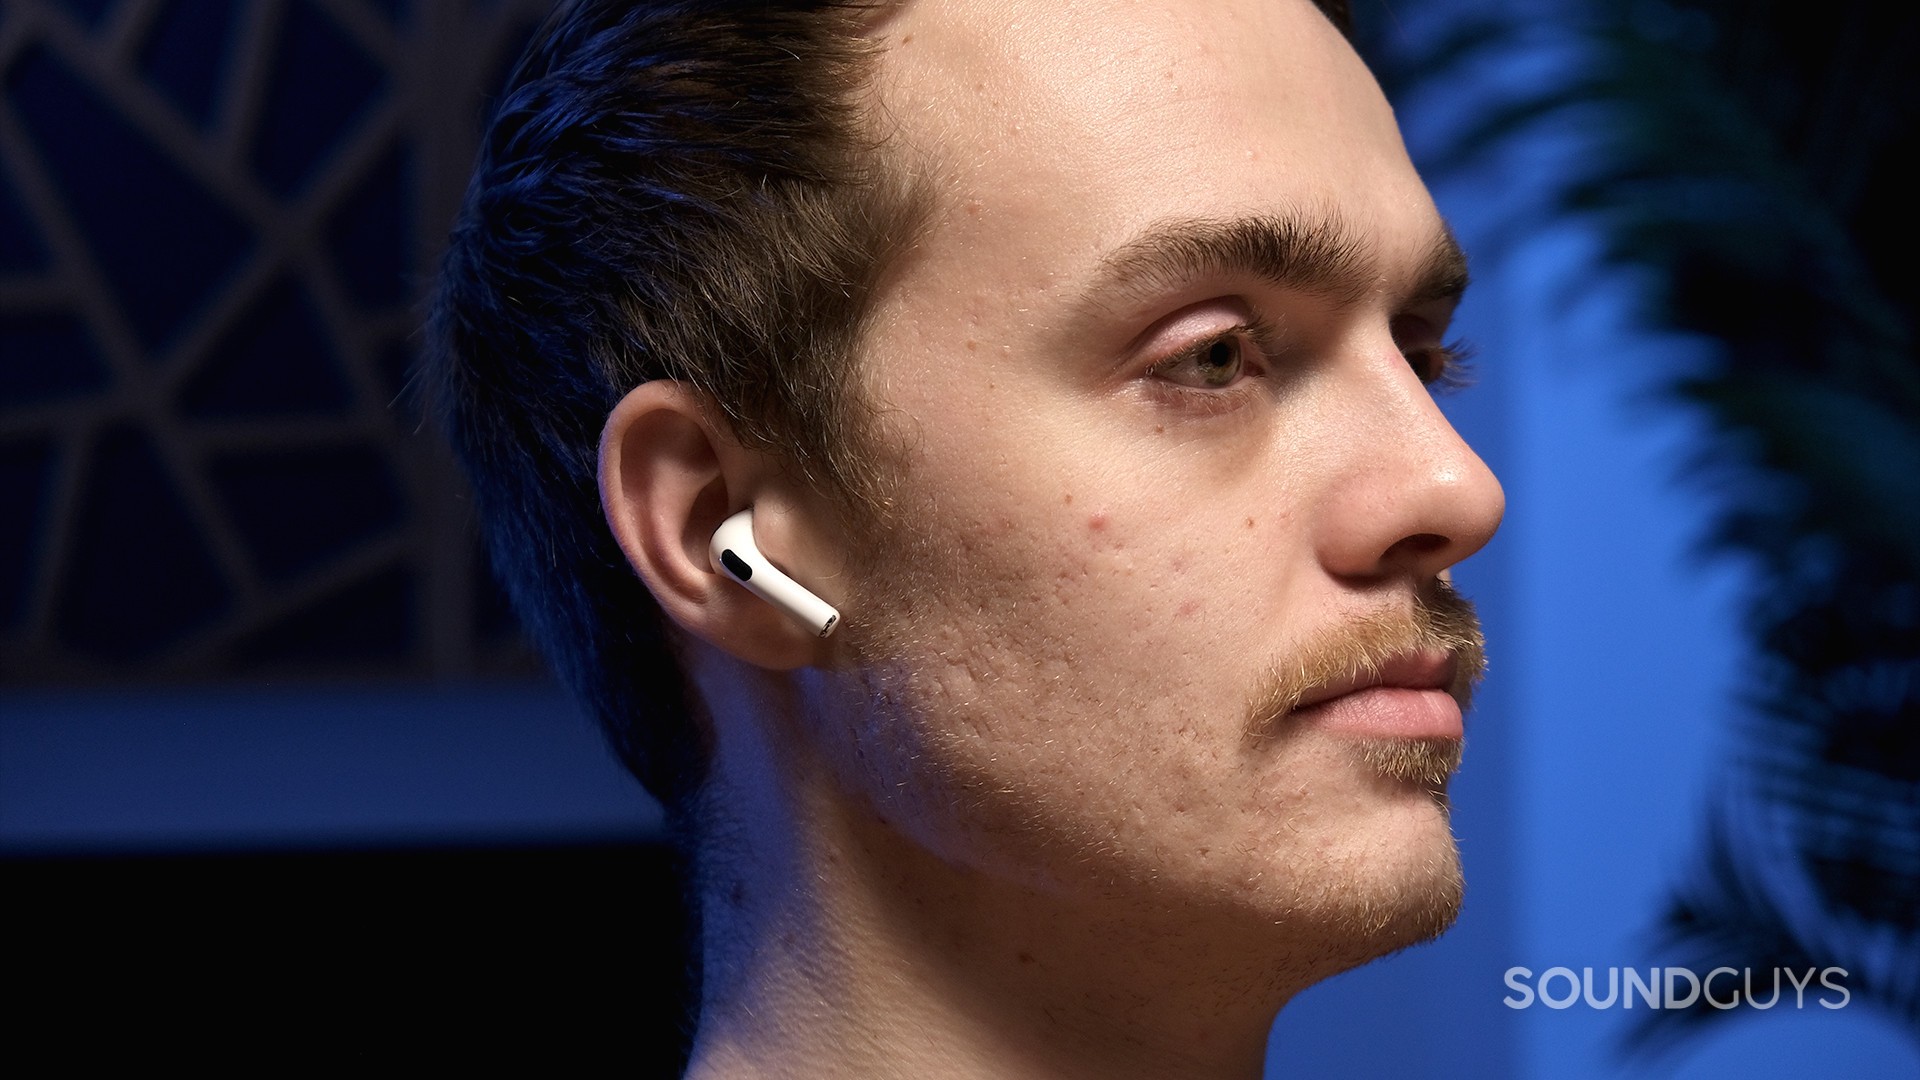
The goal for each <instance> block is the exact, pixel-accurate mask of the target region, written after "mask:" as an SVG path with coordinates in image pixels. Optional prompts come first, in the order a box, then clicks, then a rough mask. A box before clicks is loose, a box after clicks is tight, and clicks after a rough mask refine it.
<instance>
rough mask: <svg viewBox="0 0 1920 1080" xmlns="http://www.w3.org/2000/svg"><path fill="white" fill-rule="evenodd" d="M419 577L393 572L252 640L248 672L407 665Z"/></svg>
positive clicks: (244, 661) (243, 657)
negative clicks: (342, 665)
mask: <svg viewBox="0 0 1920 1080" xmlns="http://www.w3.org/2000/svg"><path fill="white" fill-rule="evenodd" d="M418 591H419V590H418V587H417V586H416V584H415V581H414V575H413V574H411V573H409V572H407V571H406V570H405V569H403V568H401V567H390V568H388V569H386V570H382V571H380V572H378V573H375V574H372V575H369V576H367V577H364V578H361V579H360V580H358V581H355V582H352V583H351V584H348V585H347V586H345V587H343V588H341V589H338V590H336V591H334V592H333V593H331V594H329V595H327V596H325V597H322V598H321V599H319V600H317V601H315V602H314V603H312V604H309V605H308V606H306V607H304V608H301V609H300V610H298V611H295V612H294V613H292V614H290V615H286V616H283V617H282V618H280V619H278V620H276V621H275V622H273V623H271V624H269V625H267V626H265V627H263V628H261V629H260V630H258V631H256V632H254V633H253V634H250V635H248V637H247V641H246V644H244V645H243V646H241V648H240V649H239V651H238V653H237V654H236V656H235V660H236V661H237V664H238V666H240V667H242V668H244V669H249V670H252V669H260V668H268V669H296V670H298V669H302V668H309V669H310V668H316V667H323V666H325V665H328V664H338V663H342V662H359V663H362V664H365V663H368V662H373V663H378V662H379V661H383V660H384V661H388V662H389V663H393V662H397V661H400V660H402V659H404V658H405V657H406V655H407V650H408V648H409V646H410V645H411V644H412V641H413V635H414V621H415V620H414V606H415V603H414V598H415V594H416V593H417V592H418Z"/></svg>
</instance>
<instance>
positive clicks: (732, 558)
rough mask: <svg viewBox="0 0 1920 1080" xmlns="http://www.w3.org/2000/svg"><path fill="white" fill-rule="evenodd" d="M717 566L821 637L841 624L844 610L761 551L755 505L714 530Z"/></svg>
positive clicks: (712, 548) (709, 549)
mask: <svg viewBox="0 0 1920 1080" xmlns="http://www.w3.org/2000/svg"><path fill="white" fill-rule="evenodd" d="M708 552H709V554H711V555H712V556H713V567H714V569H715V570H719V571H722V572H724V573H725V574H726V575H727V576H728V577H730V578H732V579H733V580H735V581H737V582H739V583H740V584H742V585H744V586H746V588H747V591H748V592H751V593H753V594H754V595H755V596H758V597H759V598H760V599H762V600H765V601H766V602H767V603H769V604H772V605H773V606H774V607H777V608H779V609H780V610H781V611H784V612H786V613H787V614H788V615H790V616H792V617H793V618H794V619H795V620H796V621H797V622H799V623H800V624H801V625H802V626H805V627H806V628H807V629H809V630H811V631H813V632H814V633H816V634H818V635H820V636H821V637H826V636H827V635H828V634H831V633H833V628H834V627H836V626H838V625H840V613H839V612H838V611H835V610H834V609H833V605H832V604H829V603H827V602H826V601H825V600H822V599H820V598H819V597H817V596H815V595H813V594H812V593H810V592H808V591H807V590H806V589H805V588H804V587H802V586H801V584H800V583H799V582H797V581H795V580H793V579H792V578H790V577H788V576H787V575H785V574H783V573H781V572H780V568H779V567H777V566H775V565H773V564H772V563H770V562H768V561H767V557H766V556H765V555H762V554H760V547H759V545H757V544H755V543H754V542H753V507H751V506H749V507H747V508H746V509H745V510H742V511H740V512H739V513H737V514H735V515H733V516H732V517H730V518H728V519H727V520H725V521H723V522H721V523H720V527H719V528H717V529H715V530H713V543H712V544H711V545H709V546H708Z"/></svg>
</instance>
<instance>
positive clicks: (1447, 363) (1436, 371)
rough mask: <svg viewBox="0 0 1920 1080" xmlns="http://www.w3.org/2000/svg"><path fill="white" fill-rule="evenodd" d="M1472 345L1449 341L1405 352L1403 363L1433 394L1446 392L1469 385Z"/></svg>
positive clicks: (1471, 367)
mask: <svg viewBox="0 0 1920 1080" xmlns="http://www.w3.org/2000/svg"><path fill="white" fill-rule="evenodd" d="M1472 359H1473V347H1472V346H1470V345H1466V344H1463V343H1461V342H1449V343H1447V344H1445V345H1435V346H1433V347H1431V348H1426V349H1416V350H1414V351H1412V352H1409V353H1407V363H1408V364H1410V365H1411V366H1412V367H1413V372H1414V374H1416V375H1418V376H1419V377H1420V381H1421V382H1423V383H1426V384H1427V385H1428V386H1429V387H1432V388H1433V390H1434V392H1435V393H1450V392H1452V391H1455V390H1464V389H1466V388H1467V387H1469V386H1472V385H1473V366H1472V363H1471V361H1472Z"/></svg>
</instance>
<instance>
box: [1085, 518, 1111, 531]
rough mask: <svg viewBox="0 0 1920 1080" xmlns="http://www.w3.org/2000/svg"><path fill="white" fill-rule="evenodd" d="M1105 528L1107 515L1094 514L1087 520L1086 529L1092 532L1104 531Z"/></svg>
mask: <svg viewBox="0 0 1920 1080" xmlns="http://www.w3.org/2000/svg"><path fill="white" fill-rule="evenodd" d="M1106 527H1107V515H1105V514H1095V515H1093V516H1092V517H1090V518H1088V519H1087V528H1089V529H1091V530H1093V531H1094V532H1100V531H1102V530H1104V529H1105V528H1106Z"/></svg>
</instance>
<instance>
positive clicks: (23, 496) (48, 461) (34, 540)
mask: <svg viewBox="0 0 1920 1080" xmlns="http://www.w3.org/2000/svg"><path fill="white" fill-rule="evenodd" d="M53 461H54V457H53V442H52V440H49V439H30V440H26V441H23V442H14V443H5V444H0V507H5V508H6V510H5V512H4V513H0V630H6V629H10V628H12V627H13V626H14V625H15V624H17V623H18V622H19V621H20V618H21V616H22V615H24V614H25V613H26V603H27V590H28V589H29V588H30V587H31V584H32V582H33V581H34V579H35V577H36V574H35V569H36V567H35V562H36V560H37V558H38V556H39V549H40V535H41V529H42V525H41V523H42V522H43V521H44V520H45V513H46V502H47V496H48V495H49V494H51V488H52V484H51V483H50V482H51V481H52V479H53Z"/></svg>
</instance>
